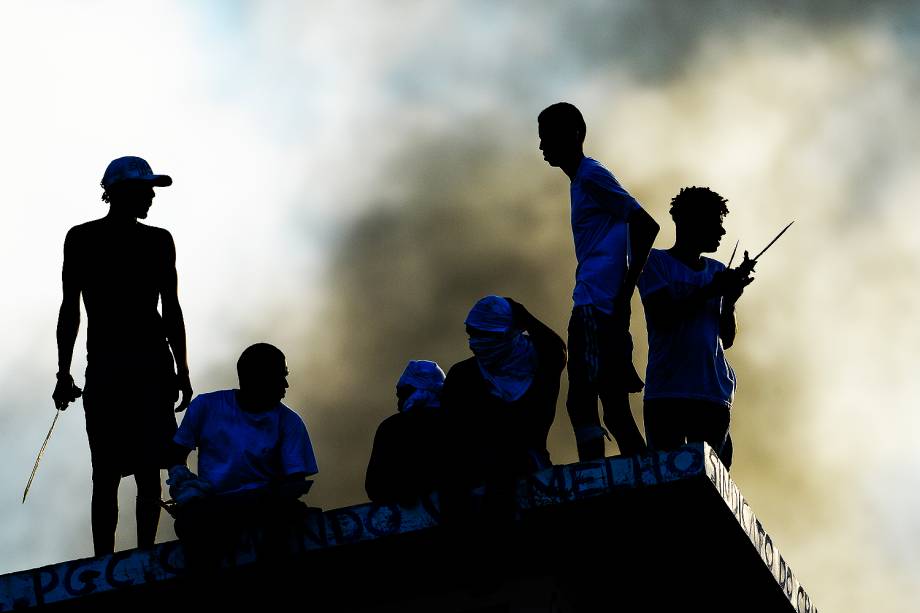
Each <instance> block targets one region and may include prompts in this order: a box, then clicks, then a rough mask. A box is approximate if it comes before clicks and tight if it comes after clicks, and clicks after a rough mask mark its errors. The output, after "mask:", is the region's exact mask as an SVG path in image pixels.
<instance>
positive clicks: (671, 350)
mask: <svg viewBox="0 0 920 613" xmlns="http://www.w3.org/2000/svg"><path fill="white" fill-rule="evenodd" d="M703 262H704V263H705V267H704V268H703V269H702V270H698V271H697V270H692V269H691V268H689V267H687V265H686V264H684V263H683V262H680V261H679V260H677V259H675V258H674V257H672V256H671V255H670V254H669V253H668V252H667V251H663V250H661V249H652V251H651V253H649V256H648V261H647V262H646V264H645V268H643V269H642V274H641V275H640V276H639V293H640V295H641V296H642V299H643V300H645V298H646V297H647V296H650V295H651V294H653V293H655V292H657V291H659V290H662V288H666V290H665V291H667V292H669V293H670V294H671V296H672V297H674V298H680V297H682V296H687V295H689V294H690V293H692V292H694V291H696V290H697V289H698V288H700V287H702V286H704V285H707V284H708V283H709V282H710V281H712V276H713V275H714V274H715V273H716V272H718V271H720V270H725V265H724V264H722V263H721V262H717V261H716V260H713V259H710V258H706V257H704V258H703ZM721 312H722V299H721V298H719V297H716V298H710V299H709V300H707V301H706V302H705V303H704V304H703V305H701V306H698V307H696V309H695V311H693V312H692V313H691V312H687V313H681V317H679V318H678V319H677V321H676V322H675V323H674V324H673V325H672V326H670V327H668V328H666V329H665V328H663V327H661V325H660V324H659V322H657V321H655V320H654V319H653V318H652V317H649V313H648V310H646V312H645V322H646V326H647V328H648V344H649V350H648V369H647V370H646V372H645V398H646V400H652V399H655V398H694V399H698V400H706V401H709V402H715V403H718V404H722V405H725V406H727V407H729V408H730V407H731V405H732V401H733V400H734V397H735V387H736V384H737V379H736V378H735V372H734V371H733V370H732V367H731V366H730V365H729V363H728V361H727V360H726V359H725V351H724V349H723V347H722V339H721V337H720V336H719V317H720V314H721Z"/></svg>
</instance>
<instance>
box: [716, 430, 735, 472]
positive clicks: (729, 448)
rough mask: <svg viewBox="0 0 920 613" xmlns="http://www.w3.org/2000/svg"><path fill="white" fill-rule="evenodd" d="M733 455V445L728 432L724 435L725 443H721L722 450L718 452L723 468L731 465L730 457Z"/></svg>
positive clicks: (730, 434)
mask: <svg viewBox="0 0 920 613" xmlns="http://www.w3.org/2000/svg"><path fill="white" fill-rule="evenodd" d="M734 455H735V445H734V444H733V443H732V433H731V432H729V433H728V434H726V435H725V444H724V445H722V451H721V452H719V459H721V460H722V464H724V465H725V468H731V467H732V458H733V457H734Z"/></svg>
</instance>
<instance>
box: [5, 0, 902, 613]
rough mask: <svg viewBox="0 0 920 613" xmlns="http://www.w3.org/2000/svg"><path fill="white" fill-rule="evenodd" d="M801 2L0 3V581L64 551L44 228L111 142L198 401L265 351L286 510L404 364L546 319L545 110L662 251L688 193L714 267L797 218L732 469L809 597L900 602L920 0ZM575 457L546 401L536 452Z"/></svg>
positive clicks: (552, 275)
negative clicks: (136, 167)
mask: <svg viewBox="0 0 920 613" xmlns="http://www.w3.org/2000/svg"><path fill="white" fill-rule="evenodd" d="M798 4H799V3H793V2H779V1H774V2H756V3H755V2H752V3H744V2H727V1H726V2H717V1H709V2H693V3H689V2H688V3H675V2H649V1H642V0H635V1H624V2H584V3H577V4H576V3H562V2H558V3H556V2H508V3H495V2H447V1H443V2H436V1H427V2H378V3H370V2H350V3H334V4H332V3H304V2H264V3H255V2H254V3H247V2H197V3H182V2H165V1H164V2H82V3H79V4H77V3H67V2H42V3H40V2H19V3H16V2H6V3H4V4H3V5H2V6H0V58H2V59H0V83H2V86H3V91H4V96H3V98H2V100H0V110H2V112H0V142H2V146H0V169H2V170H0V176H2V177H3V179H4V181H3V192H2V200H0V202H2V205H0V206H2V207H3V212H4V213H5V223H3V224H2V225H0V256H2V262H3V269H2V273H3V278H4V280H5V283H6V290H5V291H4V292H3V297H2V299H0V327H2V329H0V334H2V338H3V339H4V342H3V350H2V351H0V381H2V384H3V385H2V387H0V390H2V391H0V394H2V403H0V415H2V418H0V419H2V421H0V424H2V427H0V448H2V449H4V450H5V453H6V461H5V462H3V463H2V465H0V484H3V488H2V492H0V505H2V508H3V509H5V510H4V511H3V519H4V520H5V521H4V522H3V525H2V527H0V552H2V556H0V572H11V571H14V570H20V569H25V568H30V567H34V566H38V565H42V564H47V563H52V562H56V561H61V560H66V559H71V558H76V557H83V556H86V555H90V554H91V552H92V547H91V541H90V538H89V491H90V480H89V475H90V466H89V452H88V448H87V445H86V441H85V433H84V431H83V428H84V422H83V416H82V408H81V405H80V404H79V403H77V405H76V406H74V407H73V408H71V409H70V410H69V411H68V412H67V413H66V414H65V415H64V416H63V419H61V420H60V421H59V425H58V429H57V430H56V433H55V435H54V438H53V439H52V441H51V444H50V446H49V450H48V452H47V454H46V457H45V459H44V460H43V464H42V467H41V469H40V472H39V474H38V477H37V478H36V482H35V484H34V485H33V489H32V492H31V493H30V495H29V500H28V502H27V503H26V504H25V505H20V504H19V500H20V498H21V494H22V488H23V487H24V485H25V481H26V479H27V477H28V473H29V470H30V468H31V466H32V462H33V461H34V454H35V453H36V452H37V450H38V447H39V445H40V443H41V440H42V437H43V436H44V434H45V432H46V430H47V428H48V426H49V425H50V422H51V418H52V416H53V412H52V411H53V406H52V404H51V400H50V393H51V390H52V388H53V375H54V372H55V370H56V362H55V344H54V342H55V341H54V326H55V321H56V316H57V308H58V304H59V301H60V265H61V247H62V243H63V238H64V234H65V233H66V231H67V229H68V228H69V227H71V226H73V225H75V224H77V223H81V222H83V221H86V220H88V219H92V218H95V217H98V216H101V215H103V214H104V213H105V210H106V208H105V205H103V203H101V202H100V201H99V195H100V193H101V189H100V188H99V187H98V183H99V180H100V178H101V176H102V172H103V170H104V169H105V166H106V164H107V163H108V162H109V161H110V160H111V159H112V158H115V157H118V156H121V155H141V156H143V157H145V158H146V159H147V160H148V161H149V162H150V163H151V165H152V166H153V169H154V171H155V172H160V173H167V174H170V175H172V177H173V179H174V181H175V183H174V185H173V186H172V187H169V188H162V189H158V191H157V198H156V200H155V201H154V205H153V208H152V209H151V211H150V216H149V218H148V222H149V223H150V224H153V225H157V226H161V227H166V228H168V229H169V230H170V231H171V232H172V233H173V236H174V237H175V240H176V244H177V249H178V269H179V279H180V299H181V301H182V305H183V308H184V310H185V315H186V322H187V327H188V334H189V352H190V364H191V369H192V380H193V385H194V387H195V389H196V390H197V391H207V390H211V389H215V388H219V387H229V386H232V385H233V384H234V383H235V377H234V372H233V365H234V363H235V361H236V357H237V355H238V354H239V351H240V350H242V348H244V347H245V346H246V345H248V344H250V343H252V342H255V341H259V340H268V341H270V342H274V343H275V344H277V345H278V346H280V347H281V348H282V349H283V350H284V351H285V352H286V353H287V354H288V358H289V360H288V361H289V365H290V367H291V371H292V377H291V384H292V388H291V391H290V394H289V399H288V400H289V404H291V405H292V406H294V407H295V408H297V409H298V410H299V411H300V412H301V414H302V415H303V417H304V418H305V420H306V422H307V424H308V427H309V428H310V431H311V435H312V438H313V441H314V445H315V447H316V453H317V459H318V462H319V464H320V469H321V473H320V475H319V477H318V479H317V483H316V486H315V488H314V492H313V493H312V494H311V502H312V503H313V504H317V505H321V506H326V507H333V506H340V505H346V504H354V503H357V502H360V501H362V500H363V491H362V483H363V470H364V467H365V466H366V462H367V457H368V454H369V451H370V444H371V440H372V436H373V432H374V429H375V427H376V425H377V423H379V421H380V420H381V419H382V418H383V417H385V416H386V415H387V414H389V413H390V412H392V411H394V410H395V398H394V397H393V395H394V394H393V385H394V384H395V381H396V378H397V377H398V376H399V373H400V372H401V370H402V368H403V366H404V365H405V362H406V361H407V360H408V359H411V358H428V359H435V360H437V361H439V362H440V363H441V364H442V366H444V367H445V370H446V369H447V367H449V365H450V364H451V363H453V362H454V361H457V360H459V359H462V358H464V357H466V356H467V352H468V350H467V348H466V343H465V335H464V333H463V327H462V320H463V315H464V314H465V312H466V311H467V310H468V308H469V307H470V306H471V305H472V303H473V302H474V301H475V300H476V299H477V298H479V297H481V296H482V295H486V294H490V293H498V294H502V295H512V296H516V297H518V298H519V299H521V300H522V301H523V302H525V303H526V304H527V305H528V306H529V307H530V308H531V310H532V311H533V312H534V313H536V314H537V315H539V316H541V317H542V318H544V319H545V320H546V321H547V322H548V323H550V324H551V325H552V326H553V327H555V328H556V329H557V330H559V331H563V330H564V328H565V323H566V319H567V313H568V310H569V308H570V300H571V286H572V278H573V272H574V257H573V254H572V245H571V236H570V229H569V227H568V208H567V207H568V195H567V189H568V183H567V180H566V178H565V177H564V176H563V175H562V174H561V173H560V172H559V171H558V170H556V169H551V168H548V167H547V166H546V165H545V163H544V162H543V160H542V158H541V156H540V155H539V152H538V151H537V148H536V147H537V138H536V122H535V117H536V114H537V113H538V112H539V111H540V110H541V109H542V108H543V107H545V106H547V105H548V104H550V103H552V102H556V101H558V100H568V101H571V102H574V103H575V104H577V105H579V107H580V108H581V109H582V111H583V112H584V114H585V116H586V119H587V122H588V137H587V141H586V150H587V152H588V153H589V154H591V155H594V156H595V157H597V158H599V159H601V160H602V161H604V162H605V163H606V164H607V165H608V166H609V167H610V168H611V169H613V171H614V172H615V173H616V174H617V176H618V177H619V178H620V180H621V181H622V182H623V184H624V185H625V186H626V187H627V188H628V189H630V191H632V193H633V194H635V195H636V196H637V198H638V199H639V200H640V201H641V202H642V203H643V205H644V206H645V207H646V208H647V209H648V210H649V211H650V212H651V213H652V214H653V215H654V216H655V217H656V218H657V219H658V220H659V222H660V223H661V224H662V227H663V230H662V233H661V235H660V237H659V239H658V243H657V246H659V247H667V246H669V245H670V244H671V241H672V240H673V229H672V225H671V222H670V219H669V218H668V216H667V202H668V200H669V199H670V197H671V196H673V195H674V193H676V192H677V190H678V189H679V188H680V187H682V186H684V185H693V184H695V185H708V186H710V187H712V188H713V189H716V190H717V191H719V192H720V193H722V194H723V195H724V196H726V197H727V198H728V199H729V207H730V209H731V213H730V215H729V216H728V218H727V220H726V227H727V230H728V235H727V236H726V240H725V241H724V243H723V245H722V248H721V250H720V252H719V253H717V254H716V256H717V257H719V258H722V259H723V261H724V260H725V259H727V257H728V254H729V253H730V251H731V247H732V246H733V245H734V241H735V240H736V239H740V240H741V245H742V247H741V248H742V249H744V248H748V249H751V250H752V251H753V250H755V249H756V250H759V248H760V247H761V246H763V245H764V244H765V243H766V242H767V241H768V240H769V239H770V238H771V237H772V235H773V234H775V232H776V231H778V230H779V229H780V228H781V227H782V226H783V225H785V224H786V223H788V221H790V220H792V219H795V220H796V224H795V225H794V226H793V228H792V229H791V230H790V232H789V233H788V234H787V235H786V236H784V237H783V239H782V242H780V243H777V245H776V246H775V247H774V249H773V250H771V252H770V253H769V255H768V256H765V257H764V259H763V261H762V263H761V265H760V266H758V271H759V272H758V275H757V281H756V282H755V283H754V284H753V285H752V286H751V287H750V288H749V289H748V291H747V293H746V295H745V297H744V298H743V299H742V302H741V303H740V304H739V320H740V325H741V329H740V333H739V338H738V343H737V345H736V346H735V347H734V348H733V349H732V350H730V351H729V352H728V354H729V359H730V360H731V361H732V363H733V364H734V365H735V367H736V371H737V372H738V374H739V377H740V387H739V390H738V396H737V404H736V406H735V409H734V415H733V426H732V427H733V432H734V433H735V434H734V438H735V442H736V464H735V466H734V468H733V475H734V478H735V479H736V481H737V482H738V484H739V486H740V488H741V490H742V492H744V493H745V495H746V496H747V497H748V498H749V500H750V502H751V504H752V507H753V508H754V509H755V512H756V513H757V514H758V516H759V517H760V519H761V520H762V521H763V522H764V525H765V527H766V528H767V530H768V531H770V532H771V534H772V535H773V536H774V537H775V539H776V541H777V543H778V544H779V547H780V549H781V551H783V553H784V556H785V557H786V558H787V559H788V560H789V561H790V563H791V564H792V565H793V567H794V568H795V570H796V573H797V575H798V576H799V578H800V579H801V580H802V582H803V584H804V585H805V587H806V589H808V591H809V593H810V594H811V595H812V597H813V599H814V600H815V602H816V603H818V606H820V607H822V608H823V609H826V610H835V609H840V610H847V611H876V610H880V609H883V608H884V609H885V610H891V611H908V610H913V607H914V604H915V603H916V601H917V599H918V598H920V587H918V585H920V582H918V578H920V555H918V554H917V550H916V546H915V545H916V543H917V542H920V519H918V518H920V496H918V494H917V492H918V491H920V477H918V474H920V459H918V454H917V452H916V450H915V444H914V439H915V438H916V435H917V433H918V432H920V423H918V422H920V417H918V413H917V411H916V410H915V407H916V398H917V397H918V395H920V383H918V380H917V377H916V371H917V366H918V363H920V360H918V359H917V357H916V355H917V347H918V346H920V326H918V325H917V323H916V320H915V315H914V314H915V313H916V312H918V308H920V286H918V283H917V282H918V279H920V274H918V273H920V270H918V268H920V265H918V262H920V259H918V256H920V239H918V238H917V237H918V234H917V232H916V231H915V229H914V228H913V227H912V226H913V224H914V223H916V222H917V221H920V215H918V212H917V206H916V204H915V203H916V201H917V200H918V198H920V178H918V176H917V174H916V172H915V169H916V168H917V167H918V162H920V153H918V149H917V147H916V143H917V142H918V141H920V117H918V114H917V112H916V110H915V105H916V100H917V98H918V94H920V70H918V68H917V65H916V62H915V58H916V57H917V52H918V40H920V37H918V35H920V8H917V7H915V6H914V5H912V4H911V3H906V2H905V3H879V2H875V3H871V6H869V5H867V6H864V4H866V3H860V2H837V3H833V2H824V3H821V4H820V5H818V4H815V5H814V7H815V8H810V9H802V8H800V7H799V6H798ZM819 6H820V8H818V7H819ZM634 307H635V308H634V315H633V332H634V334H635V336H636V339H637V345H638V346H640V347H641V345H642V342H643V341H644V322H643V318H642V314H641V307H640V306H639V305H638V303H636V304H635V305H634ZM84 339H85V337H84V336H83V334H81V337H80V338H79V339H78V345H77V350H76V351H75V355H76V359H75V364H74V374H75V376H76V379H77V381H78V383H82V380H83V377H82V369H83V367H84V365H85V360H84V359H83V358H82V356H83V349H82V348H83V346H84V342H85V340H84ZM636 359H637V362H639V363H640V364H642V365H644V359H645V354H644V351H643V350H641V349H640V350H638V351H637V355H636ZM563 394H564V392H563ZM635 400H636V402H635V405H634V407H635V408H636V409H638V408H639V406H640V401H639V399H638V398H637V399H635ZM126 402H130V399H126ZM573 443H574V441H573V440H572V435H571V428H570V426H569V425H568V419H567V416H566V414H565V410H564V406H563V403H561V402H560V406H559V411H558V413H557V419H556V424H555V425H554V428H553V432H552V434H551V440H550V445H551V446H550V452H551V453H552V454H553V458H554V460H555V461H557V462H569V461H573V460H574V459H575V453H574V444H573ZM614 451H615V448H614V447H613V446H610V447H609V448H608V452H609V453H613V452H614ZM121 494H122V495H121V501H122V522H121V525H120V531H119V537H118V543H119V547H130V546H133V543H134V535H133V534H132V532H133V523H132V522H131V518H130V515H131V513H132V511H133V495H134V494H133V485H132V484H131V483H130V482H129V481H125V483H124V484H123V486H122V492H121ZM170 523H171V522H170V521H169V519H168V518H164V520H163V522H162V525H161V530H160V538H161V540H162V539H166V538H171V534H172V532H171V525H170Z"/></svg>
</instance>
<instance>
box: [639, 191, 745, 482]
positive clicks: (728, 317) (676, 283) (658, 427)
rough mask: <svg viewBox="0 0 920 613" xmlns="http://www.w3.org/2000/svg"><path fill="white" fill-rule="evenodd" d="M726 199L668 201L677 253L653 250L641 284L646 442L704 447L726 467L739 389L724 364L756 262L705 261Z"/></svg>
mask: <svg viewBox="0 0 920 613" xmlns="http://www.w3.org/2000/svg"><path fill="white" fill-rule="evenodd" d="M726 202H727V201H726V200H725V199H724V198H723V197H722V196H720V195H719V194H717V193H716V192H714V191H712V190H710V189H709V188H708V187H685V188H683V189H681V190H680V193H678V194H677V196H675V197H674V198H673V199H672V200H671V217H672V218H673V219H674V225H675V226H676V229H677V238H676V240H675V241H674V246H673V247H671V248H670V249H667V250H661V249H652V252H651V254H650V255H649V257H648V264H647V265H646V266H645V270H644V271H643V272H642V276H641V277H640V278H639V292H640V293H641V295H642V303H643V306H644V307H645V321H646V324H647V326H648V340H649V356H648V370H647V371H646V377H645V381H646V386H645V409H644V413H643V414H644V417H645V435H646V436H647V437H648V443H649V446H650V447H652V448H655V449H673V448H676V447H679V446H680V445H683V444H684V443H685V442H688V441H706V442H708V443H709V445H710V446H711V447H712V448H713V449H715V450H716V451H717V452H718V453H719V455H720V457H721V458H722V462H723V463H724V464H725V466H726V467H728V466H731V459H732V458H731V444H730V439H729V438H728V426H729V421H730V409H731V406H732V401H733V400H734V396H735V386H736V383H737V380H736V377H735V372H734V371H733V370H732V367H731V366H730V365H729V363H728V361H727V360H726V359H725V349H728V348H729V347H731V346H732V345H733V344H734V342H735V332H736V330H735V303H736V302H737V301H738V299H739V298H740V297H741V293H742V292H743V291H744V288H745V287H746V286H747V285H748V284H749V283H751V281H753V278H752V277H751V276H750V272H749V271H752V270H753V263H751V261H750V260H748V259H747V253H745V262H744V263H742V265H741V266H740V267H739V268H733V269H726V268H725V265H723V264H722V263H721V262H718V261H716V260H713V259H711V258H707V257H703V255H702V254H703V253H711V252H713V251H715V250H716V249H718V248H719V242H720V241H721V239H722V236H724V235H725V229H724V228H723V227H722V221H723V219H724V218H725V216H726V215H727V214H728V207H727V206H726Z"/></svg>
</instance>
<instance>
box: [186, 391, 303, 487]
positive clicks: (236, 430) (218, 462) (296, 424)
mask: <svg viewBox="0 0 920 613" xmlns="http://www.w3.org/2000/svg"><path fill="white" fill-rule="evenodd" d="M173 440H174V441H175V442H176V443H178V444H179V445H182V446H183V447H187V448H189V449H195V448H197V449H198V476H199V478H201V479H202V480H204V481H206V482H207V483H209V484H210V485H212V486H213V487H214V489H215V491H216V492H217V493H221V494H226V493H230V492H237V491H242V490H248V489H253V488H257V487H262V486H265V485H268V484H269V483H270V482H272V481H277V480H278V479H280V478H282V477H285V476H287V475H292V474H295V473H300V472H302V473H306V474H307V475H314V474H316V473H317V472H318V469H317V467H316V457H315V456H314V455H313V445H312V444H311V443H310V436H309V435H308V434H307V427H306V426H305V425H304V422H303V420H302V419H301V418H300V415H298V414H297V413H295V412H294V411H292V410H291V409H289V408H288V407H287V406H285V405H284V404H282V403H280V402H279V403H278V406H276V407H275V408H273V409H271V410H269V411H265V412H263V413H249V412H247V411H244V410H242V409H241V408H240V406H239V404H238V403H237V401H236V392H235V390H221V391H217V392H210V393H207V394H199V395H198V396H196V397H195V399H194V400H192V403H191V404H190V405H189V407H188V410H187V411H186V413H185V417H184V418H183V419H182V424H181V425H180V426H179V430H178V431H177V432H176V435H175V436H174V437H173Z"/></svg>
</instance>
